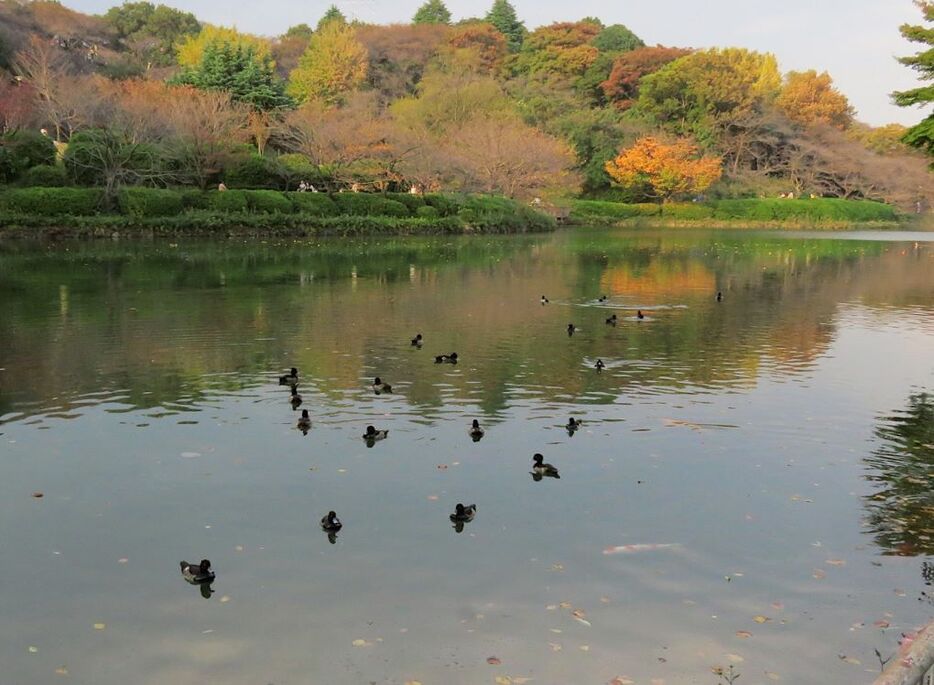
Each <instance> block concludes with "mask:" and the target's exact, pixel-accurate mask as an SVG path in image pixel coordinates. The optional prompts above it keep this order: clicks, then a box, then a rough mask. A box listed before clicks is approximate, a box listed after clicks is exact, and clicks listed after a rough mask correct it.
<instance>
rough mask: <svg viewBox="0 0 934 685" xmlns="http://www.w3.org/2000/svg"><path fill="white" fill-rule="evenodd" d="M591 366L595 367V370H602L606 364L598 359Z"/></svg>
mask: <svg viewBox="0 0 934 685" xmlns="http://www.w3.org/2000/svg"><path fill="white" fill-rule="evenodd" d="M593 368H595V369H596V370H597V371H603V369H605V368H606V364H604V363H603V360H602V359H598V360H597V363H596V364H594V365H593Z"/></svg>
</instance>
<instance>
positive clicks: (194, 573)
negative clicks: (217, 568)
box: [179, 559, 214, 585]
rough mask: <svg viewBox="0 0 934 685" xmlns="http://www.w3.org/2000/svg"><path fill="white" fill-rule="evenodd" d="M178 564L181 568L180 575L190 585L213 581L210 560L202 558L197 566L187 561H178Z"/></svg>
mask: <svg viewBox="0 0 934 685" xmlns="http://www.w3.org/2000/svg"><path fill="white" fill-rule="evenodd" d="M179 566H181V569H182V577H183V578H184V579H185V580H187V581H188V582H189V583H191V584H192V585H200V584H201V583H210V582H213V581H214V571H212V570H211V562H210V561H209V560H208V559H202V560H201V563H200V564H198V565H197V566H196V565H194V564H189V563H188V562H187V561H182V562H179Z"/></svg>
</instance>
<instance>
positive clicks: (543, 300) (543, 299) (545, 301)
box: [542, 295, 550, 304]
mask: <svg viewBox="0 0 934 685" xmlns="http://www.w3.org/2000/svg"><path fill="white" fill-rule="evenodd" d="M549 301H550V300H549V299H548V298H547V297H545V296H544V295H542V304H548V302H549Z"/></svg>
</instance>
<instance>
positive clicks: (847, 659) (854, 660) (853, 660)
mask: <svg viewBox="0 0 934 685" xmlns="http://www.w3.org/2000/svg"><path fill="white" fill-rule="evenodd" d="M837 658H839V659H840V661H845V662H846V663H848V664H853V665H854V666H859V665H860V663H861V662H860V660H859V659H857V658H855V657H852V656H846V655H845V654H838V655H837Z"/></svg>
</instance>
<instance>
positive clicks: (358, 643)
mask: <svg viewBox="0 0 934 685" xmlns="http://www.w3.org/2000/svg"><path fill="white" fill-rule="evenodd" d="M351 644H352V645H353V646H354V647H369V646H370V645H372V644H373V643H372V642H367V641H366V640H361V639H359V638H358V639H356V640H354V641H353V642H352V643H351Z"/></svg>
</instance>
